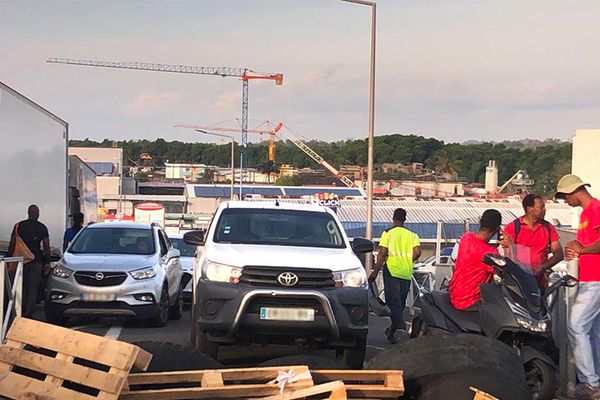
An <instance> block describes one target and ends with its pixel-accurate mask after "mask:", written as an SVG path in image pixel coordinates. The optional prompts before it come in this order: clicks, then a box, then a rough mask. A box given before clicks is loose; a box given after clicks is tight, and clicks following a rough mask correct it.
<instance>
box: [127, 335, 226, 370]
mask: <svg viewBox="0 0 600 400" xmlns="http://www.w3.org/2000/svg"><path fill="white" fill-rule="evenodd" d="M133 344H135V345H136V346H139V347H141V348H142V349H144V350H146V351H147V352H148V353H151V354H152V361H151V362H150V365H149V366H148V372H164V371H192V370H200V369H218V368H223V364H221V363H219V362H218V361H217V360H215V359H214V358H212V357H210V356H209V355H207V354H203V353H200V352H198V351H194V350H193V349H191V348H189V347H186V346H181V345H178V344H174V343H170V342H155V341H152V340H146V341H141V342H134V343H133Z"/></svg>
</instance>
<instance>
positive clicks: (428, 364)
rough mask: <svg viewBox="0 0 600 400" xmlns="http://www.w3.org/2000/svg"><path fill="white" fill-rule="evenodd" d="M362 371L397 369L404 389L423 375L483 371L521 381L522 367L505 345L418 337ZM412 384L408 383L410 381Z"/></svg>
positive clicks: (483, 340) (474, 339) (388, 351)
mask: <svg viewBox="0 0 600 400" xmlns="http://www.w3.org/2000/svg"><path fill="white" fill-rule="evenodd" d="M366 369H401V370H403V371H404V379H405V382H406V383H407V386H410V385H411V384H412V385H414V384H416V385H417V386H418V382H416V380H417V379H419V378H422V377H426V376H435V375H442V374H453V373H460V372H461V371H463V370H465V369H472V370H483V371H487V372H489V373H490V374H491V375H492V376H494V375H496V376H504V377H507V379H510V380H511V381H514V382H525V372H524V371H523V364H522V362H521V360H520V359H519V357H518V356H517V354H516V353H515V352H514V351H513V350H512V349H511V348H510V347H508V346H507V345H505V344H504V343H502V342H500V341H498V340H493V339H489V338H486V337H484V336H478V335H466V334H465V335H456V336H422V337H419V338H416V339H411V340H408V341H406V342H404V343H402V344H398V345H395V346H392V347H390V348H388V349H386V350H384V351H382V352H380V353H378V354H377V355H376V356H375V357H373V358H372V359H371V360H370V361H369V362H368V363H367V365H366ZM411 381H412V382H411Z"/></svg>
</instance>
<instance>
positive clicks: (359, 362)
mask: <svg viewBox="0 0 600 400" xmlns="http://www.w3.org/2000/svg"><path fill="white" fill-rule="evenodd" d="M366 350H367V339H366V338H363V339H357V340H356V345H354V347H347V348H345V349H343V350H342V351H341V360H342V361H343V362H344V363H345V364H346V365H347V366H348V367H350V368H352V369H362V367H363V363H364V362H365V353H366Z"/></svg>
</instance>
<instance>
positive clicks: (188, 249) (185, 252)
mask: <svg viewBox="0 0 600 400" xmlns="http://www.w3.org/2000/svg"><path fill="white" fill-rule="evenodd" d="M169 239H171V243H173V247H175V248H176V249H177V250H179V253H180V254H181V257H196V248H197V247H196V246H193V245H191V244H187V243H186V242H184V241H183V239H180V238H169Z"/></svg>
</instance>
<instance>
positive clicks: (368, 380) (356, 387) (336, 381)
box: [120, 366, 404, 400]
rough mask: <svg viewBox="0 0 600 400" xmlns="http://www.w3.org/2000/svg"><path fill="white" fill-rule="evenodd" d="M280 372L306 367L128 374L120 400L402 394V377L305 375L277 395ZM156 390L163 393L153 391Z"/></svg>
mask: <svg viewBox="0 0 600 400" xmlns="http://www.w3.org/2000/svg"><path fill="white" fill-rule="evenodd" d="M280 371H293V373H294V374H295V375H300V374H304V373H306V372H308V367H306V366H288V367H266V368H243V369H219V370H202V371H180V372H157V373H141V374H130V375H129V378H128V383H129V390H124V391H123V392H122V394H121V397H120V399H121V400H167V399H168V400H182V399H206V398H266V399H278V400H281V399H296V398H305V397H310V396H314V395H317V394H322V393H330V394H331V395H330V397H329V398H330V399H336V400H341V399H346V398H355V399H366V398H369V399H386V398H398V397H400V396H401V395H402V394H403V393H404V385H403V381H402V371H345V370H314V371H310V376H311V378H310V379H301V380H299V381H297V382H293V383H288V384H286V385H285V390H284V393H283V395H282V394H281V393H280V388H279V386H278V385H277V384H275V383H273V380H274V379H275V378H276V377H277V375H278V372H280ZM158 385H162V386H163V387H167V388H157V387H158ZM342 393H343V395H342ZM347 396H348V397H347Z"/></svg>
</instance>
